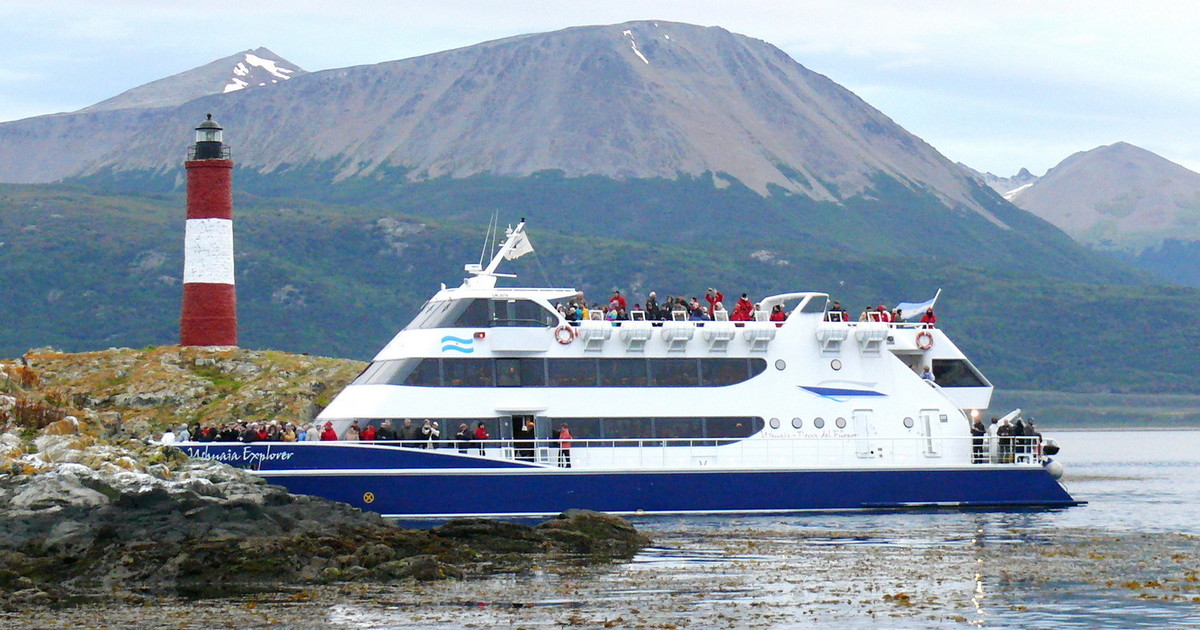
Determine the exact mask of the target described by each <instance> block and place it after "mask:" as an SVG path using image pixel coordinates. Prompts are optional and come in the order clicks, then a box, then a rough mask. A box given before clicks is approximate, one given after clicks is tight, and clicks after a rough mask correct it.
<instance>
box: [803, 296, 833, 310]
mask: <svg viewBox="0 0 1200 630" xmlns="http://www.w3.org/2000/svg"><path fill="white" fill-rule="evenodd" d="M828 303H829V298H828V297H826V296H824V295H814V296H812V297H811V298H809V300H808V301H807V302H805V303H804V308H802V309H800V312H801V313H824V312H825V305H826V304H828Z"/></svg>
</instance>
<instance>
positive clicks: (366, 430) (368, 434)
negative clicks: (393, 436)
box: [358, 424, 379, 442]
mask: <svg viewBox="0 0 1200 630" xmlns="http://www.w3.org/2000/svg"><path fill="white" fill-rule="evenodd" d="M378 435H379V434H378V433H377V432H376V431H375V425H373V424H367V426H365V427H363V430H362V431H360V432H359V434H358V439H360V440H362V441H364V442H373V441H375V438H376V436H378Z"/></svg>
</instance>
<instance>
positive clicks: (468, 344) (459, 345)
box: [442, 335, 475, 354]
mask: <svg viewBox="0 0 1200 630" xmlns="http://www.w3.org/2000/svg"><path fill="white" fill-rule="evenodd" d="M450 351H454V352H461V353H463V354H471V353H472V352H475V340H474V339H471V338H470V337H468V338H466V339H463V338H462V337H455V336H453V335H446V336H445V337H442V352H450Z"/></svg>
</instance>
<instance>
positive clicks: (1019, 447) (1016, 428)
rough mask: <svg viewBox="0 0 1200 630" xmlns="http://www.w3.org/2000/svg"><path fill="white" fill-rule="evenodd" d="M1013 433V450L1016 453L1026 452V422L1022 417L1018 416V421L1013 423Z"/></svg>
mask: <svg viewBox="0 0 1200 630" xmlns="http://www.w3.org/2000/svg"><path fill="white" fill-rule="evenodd" d="M1012 434H1013V452H1014V453H1015V454H1016V455H1023V454H1025V453H1026V449H1025V423H1024V422H1023V421H1022V420H1021V419H1020V418H1017V421H1016V422H1014V423H1013V426H1012Z"/></svg>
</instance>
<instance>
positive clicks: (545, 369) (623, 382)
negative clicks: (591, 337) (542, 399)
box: [354, 358, 767, 387]
mask: <svg viewBox="0 0 1200 630" xmlns="http://www.w3.org/2000/svg"><path fill="white" fill-rule="evenodd" d="M766 369H767V362H766V360H764V359H746V358H709V359H642V358H630V359H599V358H583V359H542V358H512V359H508V358H506V359H448V358H428V359H397V360H392V361H376V362H374V363H372V364H371V365H370V366H368V367H367V369H366V370H365V371H363V373H362V374H360V375H359V377H358V378H357V379H355V380H354V384H355V385H412V386H418V387H721V386H725V385H734V384H736V383H741V382H743V381H747V380H749V379H751V378H754V377H755V376H758V375H759V374H762V373H763V371H765V370H766Z"/></svg>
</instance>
